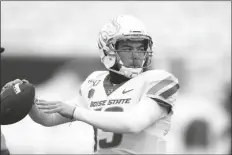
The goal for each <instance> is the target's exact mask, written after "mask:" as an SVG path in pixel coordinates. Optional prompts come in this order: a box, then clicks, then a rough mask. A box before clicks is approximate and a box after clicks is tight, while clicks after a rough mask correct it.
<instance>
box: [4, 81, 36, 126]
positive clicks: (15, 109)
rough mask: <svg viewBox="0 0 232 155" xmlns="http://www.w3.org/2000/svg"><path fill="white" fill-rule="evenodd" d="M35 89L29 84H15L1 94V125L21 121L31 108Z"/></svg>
mask: <svg viewBox="0 0 232 155" xmlns="http://www.w3.org/2000/svg"><path fill="white" fill-rule="evenodd" d="M34 98H35V88H34V86H33V85H32V84H30V83H25V82H24V83H21V84H20V83H17V84H15V85H12V86H10V87H8V88H6V89H5V90H4V91H3V92H1V118H0V120H1V125H9V124H13V123H16V122H19V121H20V120H22V119H23V118H24V117H25V116H26V115H27V114H28V113H29V111H30V109H31V108H32V105H33V103H34Z"/></svg>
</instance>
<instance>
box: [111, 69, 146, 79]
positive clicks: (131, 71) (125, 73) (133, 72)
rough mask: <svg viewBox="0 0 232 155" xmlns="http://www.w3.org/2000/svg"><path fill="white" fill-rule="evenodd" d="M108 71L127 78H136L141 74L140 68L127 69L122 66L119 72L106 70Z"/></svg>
mask: <svg viewBox="0 0 232 155" xmlns="http://www.w3.org/2000/svg"><path fill="white" fill-rule="evenodd" d="M108 70H110V71H112V72H114V73H117V74H120V75H123V76H125V77H127V78H134V77H136V76H138V75H139V74H140V73H141V72H142V70H143V69H142V68H127V67H124V66H122V67H121V68H120V70H119V71H117V70H114V69H111V68H108Z"/></svg>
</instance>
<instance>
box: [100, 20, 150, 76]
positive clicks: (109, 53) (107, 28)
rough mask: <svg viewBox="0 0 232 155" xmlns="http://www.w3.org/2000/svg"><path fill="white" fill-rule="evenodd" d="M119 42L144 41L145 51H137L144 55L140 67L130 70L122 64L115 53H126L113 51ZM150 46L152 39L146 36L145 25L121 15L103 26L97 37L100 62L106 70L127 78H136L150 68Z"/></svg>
mask: <svg viewBox="0 0 232 155" xmlns="http://www.w3.org/2000/svg"><path fill="white" fill-rule="evenodd" d="M120 40H132V41H133V40H136V41H138V40H144V41H146V42H145V43H146V45H145V46H146V49H145V50H143V51H139V52H143V53H144V54H145V56H144V57H143V58H142V59H143V62H142V66H140V67H134V68H132V67H128V66H125V65H124V64H123V62H122V61H121V59H120V57H119V56H118V54H117V52H128V51H118V50H117V49H115V45H116V43H117V42H118V41H120ZM152 45H153V42H152V38H151V37H150V36H149V35H148V33H147V31H146V28H145V25H144V24H143V23H142V22H141V21H140V20H139V19H137V18H135V17H133V16H129V15H121V16H118V17H117V18H114V19H113V20H111V21H110V22H108V23H107V24H106V25H104V26H103V28H102V30H101V31H100V33H99V36H98V47H99V49H100V53H101V54H100V57H101V62H102V63H103V64H104V65H105V67H106V68H107V69H108V70H111V71H113V72H116V73H118V74H121V75H124V76H125V77H128V78H133V77H135V76H137V75H138V74H140V73H141V72H143V70H144V68H147V67H149V66H150V64H151V57H152V53H153V52H152ZM129 52H133V51H129ZM115 66H117V67H115ZM113 68H114V69H113ZM115 68H116V69H115Z"/></svg>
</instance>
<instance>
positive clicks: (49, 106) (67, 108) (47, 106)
mask: <svg viewBox="0 0 232 155" xmlns="http://www.w3.org/2000/svg"><path fill="white" fill-rule="evenodd" d="M36 105H37V107H38V108H39V109H40V110H41V111H43V112H44V113H47V114H53V113H59V114H60V115H61V116H63V117H66V118H69V119H73V113H74V110H75V109H76V107H75V106H72V105H68V104H66V103H64V102H60V101H44V100H38V102H36Z"/></svg>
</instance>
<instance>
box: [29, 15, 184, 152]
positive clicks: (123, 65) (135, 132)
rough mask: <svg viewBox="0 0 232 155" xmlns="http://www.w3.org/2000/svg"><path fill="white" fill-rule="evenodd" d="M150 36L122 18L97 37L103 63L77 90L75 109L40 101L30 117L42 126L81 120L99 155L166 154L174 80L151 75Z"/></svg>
mask: <svg viewBox="0 0 232 155" xmlns="http://www.w3.org/2000/svg"><path fill="white" fill-rule="evenodd" d="M152 45H153V41H152V38H151V36H150V35H149V34H148V33H147V31H146V28H145V26H144V24H143V23H142V22H141V21H140V20H139V19H137V18H135V17H133V16H129V15H121V16H118V17H116V18H115V19H113V20H111V21H109V22H108V23H107V24H106V25H104V27H103V28H102V30H101V31H100V33H99V36H98V47H99V51H100V58H101V62H102V63H103V64H104V66H105V67H106V69H107V71H95V72H93V73H92V74H90V75H89V76H88V77H87V79H86V80H85V81H84V82H83V83H82V85H81V87H80V92H79V94H80V96H81V98H82V101H76V102H75V105H74V104H73V105H72V104H68V103H67V102H59V101H42V100H38V101H37V102H36V104H35V105H34V106H33V108H32V110H31V111H30V116H31V118H32V119H33V120H34V121H35V122H37V123H40V124H42V125H44V126H55V125H59V124H62V123H66V122H70V121H83V122H85V123H88V124H90V125H92V126H93V127H94V133H95V136H94V140H95V146H94V151H95V153H97V154H146V153H151V154H156V153H165V143H166V142H165V140H164V136H165V135H166V134H167V133H168V132H169V130H170V126H171V117H172V114H173V109H172V107H173V106H174V102H175V100H176V96H177V93H178V89H179V84H178V79H177V78H176V77H175V76H174V75H172V74H171V73H169V72H166V71H164V70H149V69H148V68H149V66H150V65H151V60H152V54H153V51H152Z"/></svg>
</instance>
